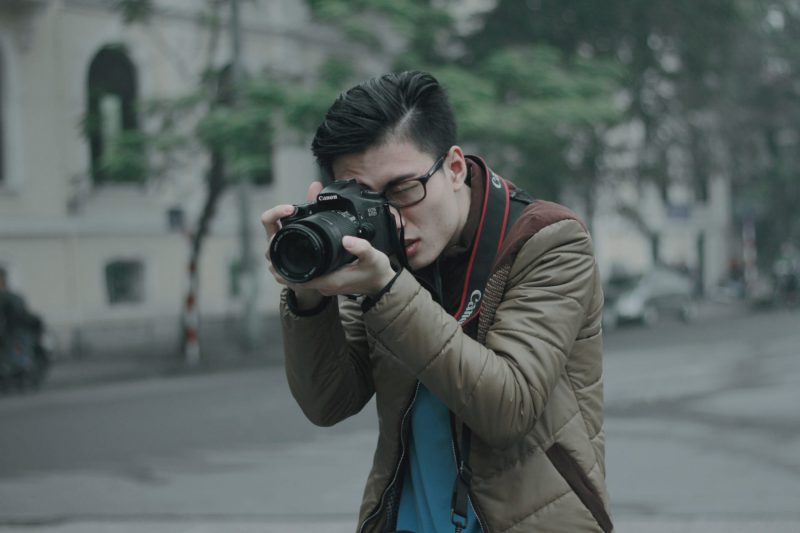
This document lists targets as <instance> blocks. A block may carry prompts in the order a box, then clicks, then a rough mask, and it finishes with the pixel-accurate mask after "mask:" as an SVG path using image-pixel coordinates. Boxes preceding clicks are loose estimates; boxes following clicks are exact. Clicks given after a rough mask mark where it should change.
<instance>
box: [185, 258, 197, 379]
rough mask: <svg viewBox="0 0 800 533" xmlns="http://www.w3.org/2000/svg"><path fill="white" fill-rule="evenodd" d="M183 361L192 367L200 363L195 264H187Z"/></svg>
mask: <svg viewBox="0 0 800 533" xmlns="http://www.w3.org/2000/svg"><path fill="white" fill-rule="evenodd" d="M183 321H184V322H183V360H184V361H185V362H186V364H188V365H190V366H194V365H196V364H197V363H199V362H200V340H199V337H198V332H199V329H198V328H199V325H200V324H199V323H200V314H199V312H198V310H197V264H196V263H195V261H190V262H189V291H188V293H187V294H186V300H185V301H184V306H183Z"/></svg>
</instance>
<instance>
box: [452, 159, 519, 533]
mask: <svg viewBox="0 0 800 533" xmlns="http://www.w3.org/2000/svg"><path fill="white" fill-rule="evenodd" d="M471 159H472V160H473V161H474V162H475V163H476V164H478V165H479V166H480V167H481V170H482V171H483V176H484V179H485V182H484V197H483V209H482V212H481V218H480V221H479V223H478V229H477V231H476V234H475V240H474V244H473V246H472V253H471V255H470V258H469V263H468V265H467V271H466V275H465V277H464V287H463V290H462V293H461V303H460V304H459V306H458V310H457V311H456V312H455V313H453V316H454V317H455V318H456V320H458V323H459V324H460V325H461V327H462V328H463V327H464V326H465V325H466V324H468V323H469V322H470V321H472V320H474V319H475V317H476V316H478V314H479V313H480V309H481V303H482V301H483V293H484V290H485V289H486V283H487V282H488V281H489V276H490V275H491V273H492V266H493V264H494V260H495V257H496V256H497V253H498V252H499V250H500V247H501V246H502V245H503V240H504V239H505V236H506V230H507V229H508V228H509V227H510V226H512V225H513V224H514V222H515V221H516V220H517V218H519V215H520V214H521V213H522V210H523V209H524V206H526V205H527V204H530V203H531V201H532V198H530V197H529V196H528V195H527V194H526V193H524V191H521V190H514V191H513V192H510V191H509V187H508V183H507V182H506V181H505V180H504V179H503V178H501V177H500V176H498V175H497V174H495V173H494V171H492V170H491V169H490V168H489V167H488V165H486V163H485V162H484V161H483V160H482V159H480V158H477V157H471ZM512 201H514V202H515V204H516V205H512ZM451 416H452V415H451ZM471 443H472V430H470V428H469V427H468V426H467V425H466V424H462V426H461V447H460V454H459V458H458V465H457V473H456V479H455V483H454V484H453V495H452V498H451V501H450V522H451V523H452V524H453V526H455V531H456V533H459V532H461V531H463V530H464V529H465V528H466V527H467V513H468V506H469V490H470V486H471V484H472V469H471V468H470V466H469V454H470V446H471Z"/></svg>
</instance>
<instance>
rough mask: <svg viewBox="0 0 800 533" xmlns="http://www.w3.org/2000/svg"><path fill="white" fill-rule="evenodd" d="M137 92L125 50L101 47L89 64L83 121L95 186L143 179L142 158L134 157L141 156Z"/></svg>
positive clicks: (132, 68)
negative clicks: (85, 108)
mask: <svg viewBox="0 0 800 533" xmlns="http://www.w3.org/2000/svg"><path fill="white" fill-rule="evenodd" d="M136 93H137V87H136V68H135V66H134V65H133V62H131V60H130V58H129V57H128V54H127V52H126V51H125V49H124V47H122V46H121V45H108V46H104V47H103V48H101V49H100V51H99V52H97V54H96V55H95V56H94V58H93V59H92V62H91V63H90V65H89V75H88V79H87V96H88V102H87V113H86V122H85V130H86V135H87V137H88V139H89V151H90V156H91V165H92V167H91V168H92V178H93V179H94V181H95V183H101V182H109V181H111V182H120V181H122V182H130V181H133V182H136V181H140V180H141V179H142V178H143V177H144V172H143V170H144V167H143V166H142V164H141V160H142V158H141V157H138V158H137V157H136V154H135V152H136V151H137V150H139V154H138V155H139V156H140V155H141V151H140V149H141V147H140V146H139V147H138V148H137V140H138V141H139V142H140V139H138V138H137V136H136V135H134V134H135V132H136V130H137V128H138V124H137V118H136V97H137V94H136ZM131 152H134V153H131ZM112 155H113V157H111V156H112ZM120 158H122V160H120ZM130 163H134V164H130Z"/></svg>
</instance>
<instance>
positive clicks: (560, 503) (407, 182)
mask: <svg viewBox="0 0 800 533" xmlns="http://www.w3.org/2000/svg"><path fill="white" fill-rule="evenodd" d="M455 130H456V128H455V120H454V117H453V113H452V111H451V108H450V106H449V103H448V101H447V97H446V94H445V92H444V90H443V89H442V87H441V86H440V85H439V84H438V83H437V81H436V80H435V79H434V78H433V77H432V76H430V75H429V74H426V73H421V72H403V73H399V74H388V75H385V76H381V77H379V78H374V79H371V80H368V81H366V82H364V83H362V84H360V85H358V86H356V87H353V88H352V89H350V90H349V91H347V92H345V93H343V94H342V95H341V96H340V97H339V98H338V99H337V100H336V101H335V102H334V103H333V105H332V106H331V108H330V109H329V111H328V113H327V114H326V116H325V120H324V121H323V123H322V125H321V126H320V127H319V129H318V130H317V134H316V137H315V138H314V142H313V144H312V149H313V152H314V154H315V156H316V158H317V161H318V163H319V165H320V167H321V169H322V171H323V174H324V175H325V177H326V178H327V179H330V180H349V179H355V180H356V181H357V182H358V183H359V184H361V185H362V186H363V187H365V188H367V189H369V190H371V191H376V192H381V193H383V195H384V197H385V198H386V201H387V202H388V203H389V204H390V205H391V206H392V208H391V209H392V213H393V214H394V217H395V221H396V225H397V229H398V232H399V234H400V235H402V244H403V249H402V250H398V251H397V253H395V254H393V255H394V257H393V258H392V259H390V257H388V256H387V255H386V254H384V253H382V252H380V251H378V250H377V249H375V248H373V247H372V246H371V245H370V243H369V242H368V241H366V240H363V239H359V238H356V237H345V238H344V239H343V240H342V246H343V247H344V248H345V249H346V250H347V251H348V252H349V253H350V254H352V255H353V256H355V257H356V260H355V261H354V262H352V263H350V264H348V265H346V266H344V267H342V268H341V269H339V270H336V271H334V272H332V273H330V274H327V275H324V276H321V277H318V278H315V279H313V280H311V281H309V282H306V283H302V284H293V283H289V282H288V281H286V280H285V279H284V278H282V277H281V276H280V275H279V274H278V273H277V272H276V270H275V269H274V268H272V267H270V269H271V271H272V273H273V275H274V276H275V278H276V280H277V281H278V283H281V284H283V285H285V286H286V288H285V290H284V292H283V297H282V320H283V331H284V346H285V356H286V373H287V377H288V380H289V385H290V387H291V390H292V394H293V395H294V397H295V399H296V400H297V402H298V403H299V405H300V407H301V408H302V409H303V412H304V413H305V414H306V416H307V417H308V418H309V419H310V420H311V421H312V422H314V423H315V424H319V425H324V426H329V425H333V424H336V423H337V422H339V421H341V420H343V419H344V418H346V417H348V416H351V415H353V414H355V413H357V412H358V411H360V410H361V409H362V408H363V407H364V405H365V404H366V403H367V402H368V401H369V400H370V398H371V397H372V396H373V394H374V395H375V396H376V405H377V409H378V415H379V422H380V435H379V439H378V445H377V450H376V453H375V457H374V463H373V466H372V471H371V472H370V476H369V479H368V480H367V485H366V488H365V492H364V498H363V502H362V506H361V512H360V519H359V525H358V531H365V532H366V531H369V532H378V531H381V532H383V531H395V530H397V531H400V530H406V531H415V532H417V533H422V532H440V531H469V532H476V531H483V532H502V531H509V532H510V531H514V532H522V531H525V532H528V531H546V532H558V531H564V532H576V531H610V530H611V529H612V526H611V521H610V519H609V517H608V513H607V507H608V498H607V494H606V489H605V480H604V478H605V467H604V437H603V430H602V418H603V412H602V404H603V399H602V363H601V359H602V355H601V354H602V333H601V330H600V322H601V312H602V302H603V297H602V293H601V288H600V280H599V277H598V273H597V268H596V265H595V259H594V256H593V251H592V243H591V239H590V237H589V235H588V233H587V231H586V228H585V226H584V225H583V223H582V222H581V221H580V220H578V218H577V217H576V215H575V214H573V213H572V212H571V211H569V210H567V209H566V208H564V207H561V206H559V205H557V204H553V203H550V202H544V201H531V200H530V199H527V196H526V195H525V194H524V193H522V192H521V191H518V190H517V189H516V188H515V187H514V186H513V184H511V183H510V182H507V181H505V180H503V179H502V178H500V177H499V176H497V175H496V174H494V173H493V172H492V171H491V170H490V169H489V168H488V167H487V166H486V164H485V163H484V162H483V161H482V160H481V159H479V158H477V157H473V156H466V155H464V153H463V151H462V149H461V148H460V147H459V146H458V145H457V144H456V132H455ZM321 188H322V185H321V184H319V183H315V184H313V185H312V186H311V187H310V189H309V197H308V200H309V201H313V200H314V199H315V198H316V195H317V193H318V192H319V190H320V189H321ZM292 212H293V207H292V206H290V205H279V206H276V207H274V208H272V209H270V210H268V211H266V212H265V213H264V214H263V215H262V222H263V224H264V227H265V228H266V231H267V236H268V238H269V239H272V237H273V236H274V235H275V233H276V232H277V231H278V230H279V229H280V219H281V218H283V217H286V216H288V215H290V214H291V213H292ZM398 262H399V263H400V265H398V264H397V263H398ZM481 265H483V266H481ZM482 269H483V270H482ZM481 271H483V272H484V274H481V273H480V272H481ZM354 294H355V295H361V296H362V298H360V299H359V300H353V299H337V298H335V296H337V295H354Z"/></svg>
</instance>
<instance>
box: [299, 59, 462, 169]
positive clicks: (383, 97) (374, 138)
mask: <svg viewBox="0 0 800 533" xmlns="http://www.w3.org/2000/svg"><path fill="white" fill-rule="evenodd" d="M390 139H398V140H408V141H411V142H412V143H413V144H414V145H415V146H416V147H417V149H419V150H420V151H422V152H425V153H428V154H430V155H431V156H433V157H434V158H438V157H440V156H441V155H443V154H445V153H446V152H447V150H449V149H450V147H451V146H453V145H454V144H455V143H456V121H455V116H454V114H453V110H452V108H451V107H450V102H449V101H448V99H447V93H446V92H445V90H444V88H443V87H442V86H441V85H439V82H438V81H437V80H436V78H434V77H433V76H431V75H430V74H428V73H427V72H419V71H405V72H399V73H391V74H384V75H383V76H379V77H375V78H371V79H369V80H367V81H364V82H362V83H360V84H358V85H356V86H355V87H353V88H351V89H349V90H347V91H345V92H344V93H342V94H340V95H339V97H338V98H337V99H336V100H335V101H334V102H333V104H332V105H331V107H330V109H328V112H327V113H326V114H325V119H324V120H323V121H322V124H320V126H319V128H318V129H317V133H316V135H315V136H314V141H313V142H312V143H311V150H312V152H313V153H314V156H315V157H316V158H317V164H318V165H319V167H320V169H321V170H322V173H323V176H324V178H326V179H328V180H332V179H333V163H334V161H336V159H337V158H339V157H341V156H344V155H351V154H361V153H364V152H366V151H367V150H368V149H370V148H372V147H375V146H380V145H381V144H383V143H384V142H386V141H388V140H390Z"/></svg>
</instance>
